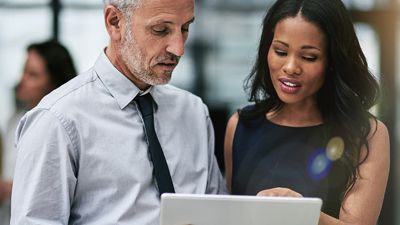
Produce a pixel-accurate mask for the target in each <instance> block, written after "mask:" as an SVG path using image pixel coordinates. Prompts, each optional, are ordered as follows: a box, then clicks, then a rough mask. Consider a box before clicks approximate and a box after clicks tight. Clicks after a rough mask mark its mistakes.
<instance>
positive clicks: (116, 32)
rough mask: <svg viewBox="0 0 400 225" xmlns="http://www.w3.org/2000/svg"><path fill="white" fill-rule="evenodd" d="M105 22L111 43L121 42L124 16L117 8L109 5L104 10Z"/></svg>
mask: <svg viewBox="0 0 400 225" xmlns="http://www.w3.org/2000/svg"><path fill="white" fill-rule="evenodd" d="M104 20H105V24H106V29H107V32H108V35H109V36H110V39H111V41H120V40H121V37H122V32H123V27H124V26H123V24H124V23H125V19H124V16H123V14H122V12H121V11H119V10H118V9H117V8H116V7H115V6H112V5H107V6H106V7H105V9H104Z"/></svg>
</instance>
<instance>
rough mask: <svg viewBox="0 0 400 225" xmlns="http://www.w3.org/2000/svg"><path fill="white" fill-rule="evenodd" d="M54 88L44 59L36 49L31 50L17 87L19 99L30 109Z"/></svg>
mask: <svg viewBox="0 0 400 225" xmlns="http://www.w3.org/2000/svg"><path fill="white" fill-rule="evenodd" d="M52 89H53V85H52V84H51V80H50V76H49V74H48V72H47V69H46V63H45V61H44V59H43V58H42V57H41V56H40V55H39V54H38V53H37V52H36V51H35V50H30V51H29V52H28V56H27V59H26V62H25V66H24V71H23V74H22V77H21V80H20V82H19V84H18V87H17V93H16V95H17V99H18V100H20V101H21V102H22V103H23V104H24V105H26V106H27V107H28V109H30V108H33V107H35V106H36V105H37V104H38V103H39V101H40V100H41V99H42V98H43V97H44V96H45V95H46V94H47V93H49V92H50V91H51V90H52Z"/></svg>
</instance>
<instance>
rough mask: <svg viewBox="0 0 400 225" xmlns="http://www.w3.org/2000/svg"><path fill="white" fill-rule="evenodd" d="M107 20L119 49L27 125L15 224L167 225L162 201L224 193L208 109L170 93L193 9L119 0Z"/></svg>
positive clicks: (180, 1) (169, 0)
mask: <svg viewBox="0 0 400 225" xmlns="http://www.w3.org/2000/svg"><path fill="white" fill-rule="evenodd" d="M104 17H105V24H106V28H107V32H108V34H109V36H110V44H109V45H108V47H107V48H106V49H105V52H104V53H103V54H101V55H100V57H99V58H98V60H97V62H96V63H95V65H94V67H93V68H92V69H91V70H89V71H88V72H86V73H84V74H81V75H79V76H78V77H77V78H75V79H73V80H72V81H71V82H69V83H67V84H66V85H64V86H62V87H61V88H59V89H57V90H56V91H54V92H52V93H51V94H49V95H48V96H46V97H45V98H44V99H43V100H42V101H41V103H40V104H39V105H38V106H37V107H36V108H34V109H33V110H31V111H30V112H28V113H27V114H26V115H25V116H24V118H23V119H22V120H21V123H20V125H19V127H18V130H17V140H16V141H17V151H18V158H17V165H16V171H15V178H14V186H13V193H12V218H11V224H41V225H46V224H96V225H101V224H138V225H139V224H140V225H145V224H158V221H159V210H160V208H159V206H160V194H161V193H162V192H173V191H175V192H178V193H221V192H225V190H224V188H225V184H224V182H223V179H222V176H221V174H220V172H219V169H218V166H217V163H216V160H215V157H214V154H213V145H214V139H213V135H214V134H213V128H212V124H211V120H210V117H209V114H208V111H207V108H206V107H205V105H204V104H203V102H202V101H201V100H200V99H199V98H198V97H195V96H194V95H192V94H190V93H188V92H186V91H183V90H180V89H178V88H175V87H172V86H170V85H161V84H166V83H167V82H168V81H169V80H170V78H171V74H172V71H173V70H174V68H175V66H176V65H177V63H178V61H179V58H180V57H181V56H182V55H183V53H184V43H185V41H186V39H187V36H188V30H189V25H190V24H191V23H192V22H193V21H194V0H136V1H134V0H130V1H128V0H126V1H124V0H119V1H118V0H114V1H112V0H110V1H106V3H105V8H104ZM94 38H95V37H94ZM149 94H150V95H149ZM143 96H151V98H150V99H152V100H151V101H152V102H151V104H152V106H151V107H150V108H152V109H154V120H153V119H152V121H153V122H154V127H155V131H156V132H155V133H156V135H154V134H153V133H154V132H153V133H152V132H150V131H151V129H148V123H147V122H146V121H148V118H149V117H148V115H150V114H147V113H146V112H144V111H145V110H144V108H146V107H143V105H142V103H141V102H140V99H142V98H141V97H143ZM138 99H139V100H138ZM150 110H151V109H150ZM142 115H143V116H142ZM150 117H151V118H152V117H153V113H151V116H150ZM153 130H154V129H153ZM151 134H153V135H151ZM154 136H156V138H155V139H157V138H158V142H159V145H161V148H162V152H163V155H164V156H163V157H165V160H164V162H166V164H167V169H166V170H165V169H164V170H161V172H164V174H165V172H166V174H167V176H161V178H160V177H159V176H157V174H158V173H157V169H156V165H158V163H156V162H155V161H156V160H155V159H154V158H157V157H155V156H154V155H153V150H152V149H154V148H153V147H154V140H153V139H154ZM152 146H153V147H152ZM161 158H162V157H161ZM158 172H160V170H158ZM168 172H169V173H168ZM153 174H155V175H153ZM166 177H171V178H172V179H171V180H172V184H171V185H172V191H171V189H168V188H167V191H163V188H164V187H163V185H161V183H162V182H161V181H160V179H163V178H166Z"/></svg>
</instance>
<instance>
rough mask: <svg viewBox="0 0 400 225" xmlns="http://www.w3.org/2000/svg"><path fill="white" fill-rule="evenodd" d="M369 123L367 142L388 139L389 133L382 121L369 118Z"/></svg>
mask: <svg viewBox="0 0 400 225" xmlns="http://www.w3.org/2000/svg"><path fill="white" fill-rule="evenodd" d="M369 122H370V127H371V129H370V132H369V135H368V140H370V141H371V140H375V139H381V138H387V139H388V138H389V131H388V129H387V127H386V125H385V124H384V123H383V122H382V121H380V120H378V119H375V118H371V119H370V121H369Z"/></svg>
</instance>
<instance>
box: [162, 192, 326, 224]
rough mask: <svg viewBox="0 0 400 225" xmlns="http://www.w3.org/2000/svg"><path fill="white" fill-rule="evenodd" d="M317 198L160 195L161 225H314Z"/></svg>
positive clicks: (318, 207) (317, 204)
mask: <svg viewBox="0 0 400 225" xmlns="http://www.w3.org/2000/svg"><path fill="white" fill-rule="evenodd" d="M321 205H322V200H321V199H319V198H288V197H256V196H234V195H195V194H163V195H162V196H161V216H160V224H161V225H185V224H191V225H225V224H226V225H317V224H318V219H319V214H320V210H321Z"/></svg>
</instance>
